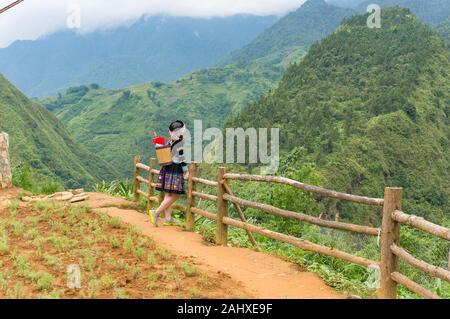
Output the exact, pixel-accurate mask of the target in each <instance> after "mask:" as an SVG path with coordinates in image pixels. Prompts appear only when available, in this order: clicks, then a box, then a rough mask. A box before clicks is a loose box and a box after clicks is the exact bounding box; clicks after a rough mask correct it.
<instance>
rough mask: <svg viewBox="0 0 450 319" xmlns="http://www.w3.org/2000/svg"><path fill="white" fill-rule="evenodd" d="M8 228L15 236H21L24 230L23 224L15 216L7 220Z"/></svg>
mask: <svg viewBox="0 0 450 319" xmlns="http://www.w3.org/2000/svg"><path fill="white" fill-rule="evenodd" d="M8 228H9V229H10V230H11V232H12V233H13V234H14V235H15V236H17V237H20V236H22V235H23V233H24V231H25V227H24V224H23V223H22V222H20V221H18V220H17V219H15V218H12V219H10V220H9V223H8Z"/></svg>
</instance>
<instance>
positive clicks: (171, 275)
mask: <svg viewBox="0 0 450 319" xmlns="http://www.w3.org/2000/svg"><path fill="white" fill-rule="evenodd" d="M166 273H167V277H168V278H169V279H171V280H173V281H174V282H175V286H176V288H177V289H180V288H181V280H180V277H179V276H178V274H177V272H176V270H175V267H174V266H170V267H167V268H166Z"/></svg>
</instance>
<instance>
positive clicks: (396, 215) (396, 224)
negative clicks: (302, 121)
mask: <svg viewBox="0 0 450 319" xmlns="http://www.w3.org/2000/svg"><path fill="white" fill-rule="evenodd" d="M140 161H141V158H140V156H136V157H135V159H134V194H135V199H136V200H138V199H139V197H140V196H144V197H145V198H147V200H148V201H147V202H148V209H150V207H151V205H152V204H153V203H156V204H158V203H160V202H161V201H162V199H163V194H162V193H160V194H159V196H155V195H154V194H155V187H156V184H155V181H154V179H155V175H156V176H157V175H158V174H159V170H157V169H155V160H154V159H150V165H149V166H148V165H145V164H142V163H141V162H140ZM141 171H145V172H147V173H148V177H142V176H141V175H140V173H141ZM189 172H190V174H189V179H188V181H187V201H186V205H185V206H180V205H175V206H174V208H175V209H177V210H180V211H182V212H184V213H185V218H186V228H187V230H191V231H192V230H193V228H194V221H195V215H200V216H203V217H205V218H207V219H210V220H214V221H216V223H217V226H216V243H217V244H219V245H227V243H228V226H233V227H237V228H241V229H244V230H245V231H246V232H247V235H248V237H249V240H250V241H251V242H252V244H253V245H255V246H256V241H255V239H254V238H253V235H252V234H253V233H255V234H258V235H261V236H265V237H267V238H271V239H274V240H278V241H282V242H285V243H288V244H291V245H293V246H296V247H298V248H300V249H303V250H307V251H311V252H316V253H320V254H323V255H326V256H331V257H335V258H339V259H342V260H345V261H347V262H350V263H353V264H357V265H360V266H363V267H371V268H374V267H375V268H378V269H380V288H379V290H378V296H379V298H383V299H395V298H397V285H398V284H401V285H403V286H405V287H406V288H408V289H409V290H411V291H413V292H414V293H416V294H418V295H419V296H421V297H424V298H429V299H437V298H439V296H437V295H436V294H434V293H433V292H431V291H429V290H427V289H425V288H424V287H422V286H420V285H419V284H417V283H416V282H414V281H412V280H411V279H409V278H407V277H406V276H404V275H403V274H401V273H400V272H399V269H398V268H399V267H398V263H399V259H402V260H404V261H405V262H406V263H408V264H409V265H411V266H413V267H415V268H417V269H419V270H421V271H423V272H425V273H427V274H429V275H431V276H433V277H435V278H440V279H442V280H445V281H447V282H450V271H449V270H446V269H443V268H440V267H437V266H433V265H431V264H428V263H426V262H425V261H422V260H419V259H417V258H415V257H414V256H412V255H411V254H410V253H409V252H407V251H406V250H405V249H403V248H402V247H401V246H400V243H399V242H400V227H401V225H402V224H403V225H408V226H410V227H413V228H416V229H419V230H421V231H424V232H426V233H428V234H431V235H434V236H436V237H439V238H443V239H445V240H448V241H450V229H449V228H445V227H442V226H439V225H436V224H433V223H431V222H429V221H426V220H425V219H423V218H421V217H417V216H413V215H408V214H406V213H404V212H403V211H402V196H403V190H402V188H386V189H385V192H384V198H370V197H363V196H357V195H351V194H345V193H340V192H336V191H333V190H328V189H325V188H321V187H317V186H313V185H308V184H304V183H301V182H298V181H294V180H291V179H288V178H284V177H279V176H258V175H248V174H233V173H228V172H227V171H226V168H224V167H221V168H219V170H218V174H217V180H216V181H211V180H207V179H203V178H201V177H199V176H197V172H198V165H197V164H196V163H191V164H190V165H189ZM229 180H238V181H257V182H264V183H277V184H283V185H288V186H290V187H295V188H298V189H301V190H303V191H306V192H310V193H314V194H317V195H320V196H322V197H329V198H334V199H338V200H344V201H350V202H354V203H359V204H364V205H372V206H380V207H383V219H382V225H381V228H374V227H369V226H361V225H355V224H349V223H343V222H339V221H330V220H323V219H321V218H319V217H314V216H310V215H307V214H303V213H298V212H293V211H289V210H285V209H282V208H278V207H274V206H271V205H267V204H261V203H256V202H253V201H250V200H246V199H242V198H239V197H236V196H235V195H234V194H233V192H232V190H231V187H230V185H229V183H228V181H229ZM141 183H145V184H147V185H148V192H144V191H142V190H141V187H140V185H141ZM198 184H201V185H205V186H208V187H211V188H213V189H215V190H216V195H211V194H205V193H201V192H199V191H197V188H196V186H197V185H198ZM197 198H199V199H203V200H207V201H211V202H214V203H216V207H217V211H216V212H215V213H212V212H209V211H206V210H203V209H200V208H198V207H196V199H197ZM228 203H230V204H232V205H233V207H234V208H235V210H236V211H237V212H238V214H239V220H237V219H233V218H230V217H229V216H228ZM241 206H244V207H248V208H253V209H257V210H261V211H264V212H267V213H269V214H273V215H276V216H281V217H285V218H289V219H292V220H298V221H303V222H308V223H311V224H314V225H317V226H320V227H326V228H332V229H338V230H342V231H348V232H353V233H359V234H365V235H369V236H380V237H381V238H380V256H381V258H380V261H374V260H369V259H366V258H363V257H360V256H355V255H352V254H350V253H347V252H343V251H340V250H337V249H334V248H330V247H326V246H323V245H319V244H315V243H312V242H310V241H307V240H304V239H301V238H297V237H293V236H290V235H286V234H282V233H278V232H274V231H271V230H268V229H265V228H263V227H260V226H256V225H253V224H250V223H248V222H247V220H246V218H245V216H244V214H243V211H242V209H241ZM449 267H450V265H449Z"/></svg>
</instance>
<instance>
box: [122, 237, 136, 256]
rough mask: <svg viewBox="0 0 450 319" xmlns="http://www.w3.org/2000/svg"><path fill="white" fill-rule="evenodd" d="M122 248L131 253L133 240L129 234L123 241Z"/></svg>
mask: <svg viewBox="0 0 450 319" xmlns="http://www.w3.org/2000/svg"><path fill="white" fill-rule="evenodd" d="M123 249H124V250H125V251H126V252H128V253H130V254H131V253H133V250H134V242H133V238H131V236H127V237H126V238H125V240H124V242H123Z"/></svg>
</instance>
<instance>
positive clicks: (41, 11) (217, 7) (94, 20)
mask: <svg viewBox="0 0 450 319" xmlns="http://www.w3.org/2000/svg"><path fill="white" fill-rule="evenodd" d="M13 1H14V0H0V6H1V7H4V6H6V5H8V4H9V3H11V2H13ZM303 2H305V0H25V1H24V2H22V3H21V4H19V5H18V6H16V7H14V8H13V9H11V10H9V11H7V12H5V13H3V14H0V47H5V46H7V45H9V44H10V43H12V42H13V41H15V40H34V39H36V38H38V37H40V36H43V35H47V34H51V33H54V32H56V31H58V30H63V29H65V28H67V26H68V25H69V26H76V25H78V22H79V27H80V28H79V31H80V32H91V31H95V30H97V29H107V28H111V27H116V26H119V25H123V24H127V23H130V22H132V21H135V20H136V19H138V18H139V17H141V16H143V15H148V16H150V15H160V14H166V15H172V16H184V17H194V18H210V17H226V16H232V15H235V14H254V15H262V16H265V15H283V14H285V13H287V12H289V11H292V10H294V9H296V8H298V7H300V6H301V4H303ZM78 12H79V13H80V14H79V15H78ZM78 17H79V18H78Z"/></svg>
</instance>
